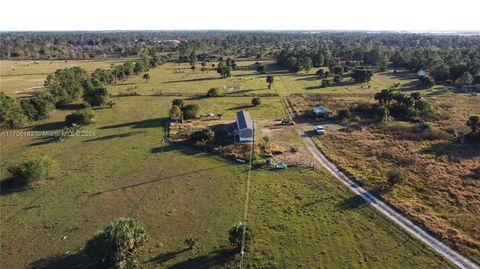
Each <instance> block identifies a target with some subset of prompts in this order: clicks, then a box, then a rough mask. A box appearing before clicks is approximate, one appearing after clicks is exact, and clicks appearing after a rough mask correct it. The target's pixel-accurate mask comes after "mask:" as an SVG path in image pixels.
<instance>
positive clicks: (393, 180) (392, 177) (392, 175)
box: [387, 168, 405, 187]
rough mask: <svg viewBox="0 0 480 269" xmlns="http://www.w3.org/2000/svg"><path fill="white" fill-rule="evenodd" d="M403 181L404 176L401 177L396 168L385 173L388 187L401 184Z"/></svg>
mask: <svg viewBox="0 0 480 269" xmlns="http://www.w3.org/2000/svg"><path fill="white" fill-rule="evenodd" d="M404 179H405V176H404V175H403V172H402V171H401V170H400V169H398V168H395V169H392V170H390V171H388V173H387V182H388V185H389V186H390V187H393V186H394V185H396V184H398V183H401V182H402V181H403V180H404Z"/></svg>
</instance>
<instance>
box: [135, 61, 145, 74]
mask: <svg viewBox="0 0 480 269" xmlns="http://www.w3.org/2000/svg"><path fill="white" fill-rule="evenodd" d="M143 71H145V67H144V66H143V64H142V63H135V66H134V67H133V73H134V74H135V75H138V74H140V73H141V72H143Z"/></svg>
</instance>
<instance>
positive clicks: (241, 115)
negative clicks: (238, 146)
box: [235, 111, 255, 142]
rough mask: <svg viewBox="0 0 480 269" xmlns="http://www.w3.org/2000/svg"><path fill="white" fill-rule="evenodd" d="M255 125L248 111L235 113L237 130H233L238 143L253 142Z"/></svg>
mask: <svg viewBox="0 0 480 269" xmlns="http://www.w3.org/2000/svg"><path fill="white" fill-rule="evenodd" d="M254 129H255V125H254V123H253V121H252V118H251V117H250V113H248V111H238V112H237V129H235V135H236V136H237V135H238V140H239V141H240V142H244V141H250V142H251V141H253V140H254V131H255V130H254Z"/></svg>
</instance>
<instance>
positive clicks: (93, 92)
mask: <svg viewBox="0 0 480 269" xmlns="http://www.w3.org/2000/svg"><path fill="white" fill-rule="evenodd" d="M109 95H110V94H109V93H108V90H107V89H106V88H104V87H98V88H93V89H89V90H85V93H84V94H83V100H85V102H87V103H89V104H90V105H92V106H102V105H104V104H106V103H107V102H108V97H109Z"/></svg>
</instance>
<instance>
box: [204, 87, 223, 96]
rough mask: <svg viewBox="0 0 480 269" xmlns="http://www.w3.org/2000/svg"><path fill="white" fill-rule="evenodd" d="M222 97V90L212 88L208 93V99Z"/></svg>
mask: <svg viewBox="0 0 480 269" xmlns="http://www.w3.org/2000/svg"><path fill="white" fill-rule="evenodd" d="M221 95H222V91H221V90H220V88H211V89H210V90H208V92H207V96H208V97H218V96H221Z"/></svg>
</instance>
